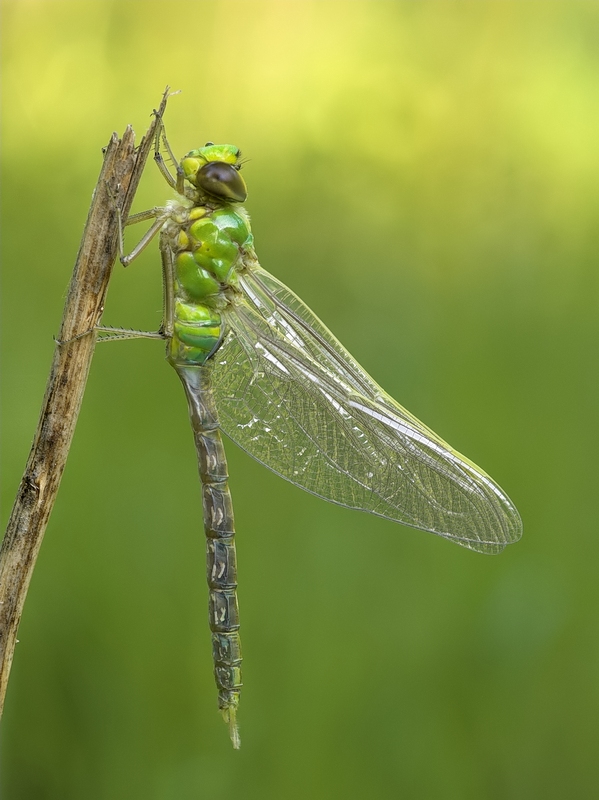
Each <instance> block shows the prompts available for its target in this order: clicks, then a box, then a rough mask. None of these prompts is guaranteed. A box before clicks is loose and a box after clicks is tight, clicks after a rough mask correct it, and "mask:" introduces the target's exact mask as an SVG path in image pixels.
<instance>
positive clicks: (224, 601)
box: [175, 365, 242, 747]
mask: <svg viewBox="0 0 599 800" xmlns="http://www.w3.org/2000/svg"><path fill="white" fill-rule="evenodd" d="M175 368H176V370H177V373H178V375H179V377H180V378H181V381H182V383H183V386H184V387H185V393H186V395H187V402H188V405H189V413H190V418H191V426H192V429H193V435H194V440H195V445H196V450H197V454H198V468H199V473H200V479H201V481H202V504H203V510H204V531H205V533H206V559H207V564H206V567H207V579H208V588H209V601H208V619H209V625H210V630H211V631H212V657H213V661H214V677H215V680H216V685H217V688H218V705H219V708H220V709H221V711H222V712H223V716H224V717H225V720H226V721H227V722H228V723H229V730H230V734H231V739H232V741H233V745H234V746H235V747H239V734H238V732H237V723H236V716H237V707H238V705H239V694H240V690H241V686H242V683H241V639H240V637H239V604H238V601H237V556H236V552H235V522H234V517H233V503H232V500H231V492H230V491H229V474H228V471H227V459H226V455H225V448H224V445H223V442H222V439H221V435H220V429H219V423H218V417H217V412H216V406H215V403H214V397H213V395H212V389H211V386H210V375H209V372H208V370H207V369H205V368H204V367H200V366H182V365H176V367H175Z"/></svg>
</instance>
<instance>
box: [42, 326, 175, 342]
mask: <svg viewBox="0 0 599 800" xmlns="http://www.w3.org/2000/svg"><path fill="white" fill-rule="evenodd" d="M96 331H100V332H101V333H107V334H109V335H108V336H98V339H97V341H98V342H112V341H116V340H120V339H161V340H164V339H167V338H168V337H167V336H166V334H165V333H164V332H163V331H162V330H158V331H138V330H135V329H134V328H114V327H112V326H111V325H95V326H94V327H93V328H88V329H87V330H86V331H83V333H78V334H77V335H76V336H71V338H70V339H57V338H56V336H55V337H54V341H55V342H56V344H57V345H58V346H59V347H62V346H63V345H65V344H71V342H76V341H77V339H83V337H84V336H89V334H90V333H94V332H96Z"/></svg>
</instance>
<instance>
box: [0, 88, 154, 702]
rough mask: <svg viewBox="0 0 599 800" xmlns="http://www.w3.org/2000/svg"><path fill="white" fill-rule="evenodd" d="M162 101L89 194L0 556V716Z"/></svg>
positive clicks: (115, 148) (111, 153)
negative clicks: (120, 236) (120, 242)
mask: <svg viewBox="0 0 599 800" xmlns="http://www.w3.org/2000/svg"><path fill="white" fill-rule="evenodd" d="M167 99H168V88H167V90H166V91H165V93H164V96H163V98H162V103H161V105H160V108H159V110H158V111H157V112H156V113H155V115H154V119H153V121H152V124H151V125H150V128H149V130H148V132H147V133H146V135H145V136H144V138H143V139H142V141H141V143H140V146H139V148H138V149H137V150H136V149H135V134H134V132H133V130H132V128H131V127H128V128H127V130H126V131H125V133H124V135H123V138H122V139H119V138H118V136H117V134H116V133H114V134H113V135H112V138H111V140H110V142H109V143H108V147H107V148H106V150H105V156H104V163H103V165H102V169H101V171H100V177H99V178H98V183H97V185H96V188H95V191H94V194H93V198H92V204H91V207H90V210H89V214H88V217H87V223H86V225H85V230H84V232H83V238H82V240H81V246H80V248H79V253H78V255H77V261H76V263H75V269H74V271H73V276H72V278H71V283H70V286H69V292H68V296H67V300H66V303H65V309H64V314H63V318H62V325H61V329H60V335H59V341H60V342H65V344H58V345H57V347H56V350H55V352H54V360H53V362H52V369H51V371H50V376H49V378H48V384H47V386H46V394H45V396H44V402H43V405H42V411H41V415H40V420H39V423H38V426H37V431H36V434H35V439H34V442H33V445H32V447H31V452H30V454H29V460H28V461H27V466H26V468H25V474H24V475H23V478H22V480H21V484H20V486H19V490H18V493H17V497H16V500H15V504H14V506H13V509H12V513H11V516H10V520H9V522H8V527H7V529H6V534H5V536H4V540H3V542H2V549H1V551H0V714H1V713H2V708H3V706H4V697H5V694H6V686H7V683H8V676H9V673H10V667H11V664H12V658H13V652H14V648H15V643H16V636H17V629H18V627H19V622H20V619H21V613H22V611H23V604H24V602H25V597H26V595H27V589H28V588H29V582H30V580H31V575H32V572H33V568H34V566H35V561H36V559H37V555H38V553H39V549H40V546H41V543H42V539H43V536H44V531H45V529H46V525H47V523H48V519H49V517H50V513H51V511H52V507H53V505H54V501H55V499H56V495H57V493H58V487H59V485H60V479H61V477H62V473H63V470H64V466H65V463H66V460H67V455H68V452H69V448H70V446H71V440H72V438H73V433H74V431H75V425H76V422H77V416H78V414H79V409H80V407H81V401H82V399H83V392H84V390H85V384H86V381H87V376H88V373H89V368H90V364H91V359H92V356H93V352H94V347H95V344H96V333H95V330H94V326H95V325H97V324H98V323H99V321H100V317H101V316H102V311H103V308H104V298H105V297H106V291H107V289H108V281H109V280H110V275H111V272H112V265H113V263H114V260H115V257H116V252H117V227H118V226H117V214H116V208H115V199H116V203H117V204H118V206H119V207H120V209H121V214H122V216H123V217H124V218H125V219H126V218H127V215H128V213H129V209H130V208H131V203H132V202H133V197H134V195H135V192H136V190H137V186H138V183H139V180H140V178H141V174H142V171H143V168H144V165H145V163H146V160H147V158H148V154H149V153H150V151H151V149H152V147H153V145H154V138H155V133H156V128H157V126H158V125H159V124H160V120H161V118H162V115H163V114H164V110H165V108H166V102H167ZM87 331H89V334H88V335H82V334H85V333H86V332H87ZM76 337H78V338H76Z"/></svg>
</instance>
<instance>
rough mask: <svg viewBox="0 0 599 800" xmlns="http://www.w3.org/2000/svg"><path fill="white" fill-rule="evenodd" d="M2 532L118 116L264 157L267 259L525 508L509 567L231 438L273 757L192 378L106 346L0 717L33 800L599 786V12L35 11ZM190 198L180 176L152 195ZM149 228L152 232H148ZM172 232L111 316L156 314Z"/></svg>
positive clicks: (252, 161)
mask: <svg viewBox="0 0 599 800" xmlns="http://www.w3.org/2000/svg"><path fill="white" fill-rule="evenodd" d="M2 11H3V34H2V35H3V54H2V58H3V105H4V116H3V161H2V169H3V248H4V256H3V296H2V302H3V314H2V324H3V330H4V336H3V351H2V357H3V358H2V372H3V382H2V383H3V403H2V413H3V423H4V427H3V450H2V455H3V484H2V501H3V511H2V514H3V521H4V520H6V518H7V516H8V514H9V512H10V507H11V505H12V501H13V498H14V495H15V491H16V488H17V486H18V482H19V479H20V476H21V473H22V470H23V467H24V464H25V461H26V457H27V453H28V449H29V445H30V441H31V439H32V436H33V432H34V429H35V426H36V422H37V416H38V413H39V408H40V404H41V400H42V396H43V391H44V386H45V382H46V378H47V374H48V369H49V366H50V362H51V357H52V351H53V346H54V345H53V340H52V336H53V334H56V333H57V332H58V329H59V324H60V318H61V314H62V306H63V302H64V297H65V290H66V287H67V284H68V281H69V277H70V274H71V270H72V265H73V263H74V259H75V255H76V252H77V248H78V243H79V239H80V235H81V231H82V228H83V224H84V221H85V218H86V214H87V210H88V206H89V202H90V196H91V192H92V189H93V187H94V185H95V181H96V178H97V174H98V172H99V169H100V165H101V148H102V146H103V145H105V144H106V142H107V141H108V138H109V136H110V134H111V132H112V131H113V130H117V131H119V132H122V131H123V130H124V127H125V125H126V124H127V123H132V124H133V125H134V127H135V129H136V131H137V134H138V137H141V135H142V133H143V132H144V130H145V129H146V127H147V125H148V124H149V121H150V117H149V115H150V112H151V109H152V108H153V107H154V106H156V105H157V104H158V103H159V100H160V96H161V93H162V91H163V89H164V86H165V85H166V84H170V86H171V87H172V88H173V89H180V90H181V94H180V95H179V96H177V97H173V98H172V99H171V101H170V103H169V108H168V111H167V117H166V122H167V127H168V133H169V137H170V140H171V143H172V145H173V147H174V149H175V152H176V153H178V154H182V153H184V152H186V151H187V150H189V149H191V148H193V147H196V146H201V145H203V144H204V142H205V141H207V140H213V141H227V142H234V143H237V144H238V145H239V146H241V148H242V150H243V151H244V154H245V155H246V156H247V157H248V158H249V161H248V163H247V164H246V166H245V167H244V175H245V178H246V181H247V183H248V185H249V189H250V196H249V200H248V203H247V207H248V209H249V211H250V213H251V215H252V218H253V227H254V233H255V237H256V243H257V249H258V253H259V255H260V257H261V260H262V263H263V265H264V266H265V267H266V268H267V269H269V270H270V271H271V272H274V273H275V274H276V275H277V276H279V277H280V278H281V279H282V280H284V281H285V282H286V283H288V284H289V285H290V286H291V287H292V288H293V289H294V290H295V291H296V292H298V293H299V294H300V295H301V296H302V297H303V298H304V299H305V300H306V301H307V302H308V303H309V304H310V305H311V306H312V307H313V308H314V309H315V310H316V312H317V313H318V314H319V315H320V316H321V317H322V318H323V319H324V320H325V321H326V322H327V324H328V325H329V327H331V328H332V330H333V331H334V332H335V333H336V334H337V336H338V337H339V338H340V339H341V340H342V341H343V342H344V343H345V344H346V346H347V347H348V348H349V349H350V350H351V351H352V352H353V353H354V354H355V356H356V357H357V358H358V360H359V361H360V362H361V363H363V364H364V365H365V366H366V367H367V368H368V370H369V371H370V372H371V373H372V375H373V376H374V377H375V378H376V379H377V380H378V381H379V382H380V383H381V384H382V385H383V386H384V387H385V388H386V389H387V390H388V391H389V392H390V393H392V394H393V395H394V396H395V397H397V398H398V399H399V400H400V402H402V404H404V405H405V406H406V407H407V408H409V409H410V410H411V411H412V412H413V413H415V414H416V415H417V416H418V417H420V418H421V419H423V420H424V421H425V422H426V423H427V424H428V425H429V426H431V427H432V428H434V429H435V430H436V431H438V432H439V433H440V434H441V435H442V436H443V437H444V438H445V439H447V440H448V441H450V442H451V443H452V444H453V445H454V446H455V447H456V448H458V449H459V450H460V451H462V452H464V453H466V454H468V456H469V457H470V458H472V459H473V460H475V461H476V462H477V463H479V464H481V465H482V466H483V467H484V469H485V470H487V471H488V472H489V473H490V474H492V475H493V476H494V477H495V478H496V480H498V481H499V482H500V483H501V485H502V486H503V487H504V488H505V489H506V490H507V491H508V492H509V494H510V495H511V496H512V498H513V499H514V501H515V502H516V503H517V505H518V507H519V509H520V511H521V514H522V517H523V519H524V525H525V535H524V538H523V539H522V541H521V542H520V543H519V544H517V545H514V546H511V547H509V548H508V550H507V551H505V552H504V553H503V554H502V555H500V556H497V557H484V556H480V555H476V554H473V553H469V552H467V551H465V550H463V549H461V548H458V547H455V546H453V545H452V544H450V543H448V542H445V541H443V540H441V539H438V538H437V537H434V536H431V535H427V534H424V533H422V532H419V531H413V530H410V529H407V528H402V527H400V526H397V525H394V524H392V523H390V522H387V521H385V520H382V519H376V518H373V517H369V516H367V515H363V514H359V513H355V512H350V511H347V510H345V509H342V508H338V507H334V506H331V505H328V504H326V503H324V502H322V501H320V500H317V499H316V498H313V497H311V496H309V495H307V494H304V493H302V492H301V491H300V490H298V489H296V488H294V487H292V486H291V485H289V484H287V483H285V482H284V481H282V480H280V479H279V478H277V477H276V476H275V475H273V474H270V473H269V472H268V471H267V470H265V469H264V468H262V467H260V466H259V465H257V464H255V463H254V462H252V460H251V459H250V458H249V457H247V456H246V455H245V454H243V453H242V452H240V451H239V450H237V449H236V448H235V446H233V445H230V446H229V447H228V453H229V462H230V472H231V476H232V477H231V485H232V490H233V493H234V502H235V510H236V521H237V528H238V532H239V533H238V554H239V564H240V582H241V583H240V592H239V595H240V604H241V612H242V636H243V645H244V656H245V661H244V680H245V688H244V691H243V696H242V707H241V733H242V743H243V744H242V749H241V751H240V752H234V751H233V750H232V748H231V746H230V743H229V740H228V736H227V732H226V729H225V726H224V725H223V723H222V722H221V720H220V718H219V715H218V713H217V710H216V692H215V688H214V685H213V679H212V666H211V656H210V637H209V633H208V629H207V624H206V595H207V590H206V586H205V578H204V537H203V530H202V520H201V506H200V493H199V486H198V480H197V474H196V464H195V455H194V451H193V444H192V438H191V434H190V431H189V427H188V421H187V413H186V407H185V401H184V397H183V393H182V391H181V389H180V386H179V385H178V381H177V378H176V376H175V374H174V372H172V370H170V369H169V368H168V366H167V365H166V363H165V362H164V360H163V347H162V345H161V344H159V343H154V342H148V341H133V342H122V343H111V344H104V345H102V346H99V347H98V349H97V351H96V355H95V358H94V363H93V366H92V372H91V377H90V380H89V384H88V388H87V392H86V396H85V400H84V405H83V409H82V412H81V416H80V420H79V424H78V428H77V432H76V436H75V440H74V443H73V447H72V450H71V453H70V458H69V462H68V465H67V469H66V472H65V475H64V479H63V483H62V487H61V491H60V494H59V497H58V502H57V504H56V507H55V510H54V514H53V516H52V519H51V521H50V524H49V527H48V530H47V533H46V538H45V541H44V544H43V547H42V551H41V555H40V558H39V561H38V564H37V567H36V570H35V574H34V578H33V581H32V585H31V588H30V592H29V596H28V599H27V603H26V607H25V613H24V616H23V620H22V625H21V628H20V634H19V639H20V643H19V645H18V648H17V652H16V657H15V661H14V666H13V671H12V676H11V682H10V686H9V691H8V697H7V702H6V709H5V715H4V719H3V723H2V741H1V751H2V775H1V788H2V796H3V797H6V798H7V799H8V798H11V800H38V798H39V800H42V799H43V800H55V799H56V800H59V799H60V800H71V799H72V800H80V799H81V798H86V800H121V798H122V800H125V799H126V800H137V798H139V799H140V800H141V799H142V798H143V800H192V798H193V799H194V800H195V799H196V798H210V800H224V798H230V797H237V798H243V799H244V800H254V799H258V798H259V799H260V800H275V799H276V800H280V799H281V798H285V800H292V799H293V798H298V800H299V798H302V800H303V799H304V798H306V797H309V798H312V799H313V800H317V799H318V800H319V799H320V798H327V799H328V798H341V797H343V798H347V800H358V799H359V798H360V799H361V798H372V797H376V798H379V799H380V800H386V799H387V798H398V797H405V798H410V800H419V799H420V798H427V799H428V798H444V800H450V799H452V798H455V799H456V800H470V799H472V800H481V798H482V799H484V800H486V799H487V798H489V800H495V799H497V800H506V799H508V798H509V800H512V799H514V800H515V799H516V798H523V799H524V798H526V800H530V798H543V800H549V799H550V798H560V799H561V798H564V797H576V798H578V799H580V798H595V797H597V795H598V792H599V759H598V758H597V741H598V737H599V713H598V712H599V614H598V613H597V608H598V604H599V581H598V579H597V574H598V571H599V535H598V528H599V492H598V491H597V477H598V476H597V472H598V467H597V458H596V454H597V451H598V445H599V442H598V430H599V429H598V409H599V379H598V375H599V321H598V319H599V313H598V312H599V270H598V261H599V224H598V221H599V5H598V4H597V3H595V2H576V0H566V2H560V0H555V1H554V2H547V0H543V1H542V2H521V1H518V2H510V1H509V0H504V1H503V2H492V1H491V0H488V1H485V0H478V2H451V1H450V0H442V1H441V2H428V1H427V0H422V1H421V2H415V1H414V0H410V2H376V1H372V2H359V1H358V2H352V1H350V0H347V1H346V2H334V1H332V0H331V1H324V2H308V1H306V2H300V1H299V0H297V1H295V2H293V1H289V2H287V1H283V0H271V1H268V2H252V1H251V0H245V1H244V2H228V1H225V2H219V1H218V0H207V1H205V2H202V1H201V0H200V1H198V2H190V1H189V0H174V1H173V0H170V2H168V3H165V2H154V0H145V1H144V2H125V1H123V0H116V1H115V2H110V1H109V0H97V1H96V2H93V0H90V2H69V1H68V0H65V1H64V2H55V1H52V0H47V1H46V2H32V1H31V0H18V2H15V1H14V0H12V1H7V2H4V3H3V4H2ZM168 194H169V193H168V190H167V188H166V186H165V184H164V182H163V181H162V179H161V177H160V175H159V174H158V172H157V170H155V169H154V167H153V165H152V164H151V163H150V164H149V166H148V169H147V172H146V175H145V176H144V180H143V184H142V187H141V189H140V191H139V195H138V199H137V201H136V206H135V207H136V209H137V210H141V209H143V208H147V207H150V206H153V205H155V204H160V203H161V202H163V201H164V199H165V198H166V197H167V196H168ZM134 238H135V235H133V236H132V237H130V238H129V240H128V241H129V243H130V244H132V243H133V241H134ZM160 304H161V287H160V266H159V258H158V255H157V251H156V249H155V248H149V249H148V252H147V253H146V254H144V257H143V258H141V259H139V261H138V262H136V263H135V265H134V266H132V267H131V268H130V269H128V270H126V271H125V270H121V269H120V268H119V269H116V270H115V274H114V278H113V281H112V283H111V288H110V291H109V297H108V303H107V308H106V312H105V317H104V321H105V323H106V324H115V325H124V326H131V327H146V328H148V329H154V328H156V326H157V324H158V322H159V319H160Z"/></svg>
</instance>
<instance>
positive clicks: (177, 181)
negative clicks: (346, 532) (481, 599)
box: [100, 121, 522, 748]
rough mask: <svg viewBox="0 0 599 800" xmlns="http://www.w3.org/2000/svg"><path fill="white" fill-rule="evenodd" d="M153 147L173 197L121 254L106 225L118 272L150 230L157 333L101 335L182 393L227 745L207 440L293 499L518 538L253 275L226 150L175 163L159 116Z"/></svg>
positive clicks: (500, 500) (224, 638) (232, 587)
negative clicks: (142, 339) (159, 283)
mask: <svg viewBox="0 0 599 800" xmlns="http://www.w3.org/2000/svg"><path fill="white" fill-rule="evenodd" d="M163 150H164V151H165V154H167V158H166V159H165V158H164V157H163V155H162V151H163ZM154 151H155V152H154V159H155V161H156V164H157V165H158V168H159V170H160V172H161V174H162V176H163V177H164V179H165V180H166V182H167V183H168V185H169V186H170V188H171V190H172V192H173V197H172V199H170V200H168V201H167V202H166V203H165V204H164V205H163V206H157V207H155V208H153V209H150V210H148V211H142V212H139V213H137V214H133V215H132V216H130V217H128V218H127V219H126V220H125V221H124V224H125V225H132V224H136V223H139V222H144V221H149V220H153V221H152V224H151V226H150V227H149V228H148V230H147V232H146V233H145V235H144V236H143V237H142V238H141V240H140V241H139V243H138V244H137V245H136V246H135V247H134V248H133V250H132V251H131V252H130V253H129V254H128V255H125V254H124V249H123V222H122V221H121V219H120V217H119V242H120V260H121V263H122V264H123V265H124V266H127V265H128V264H130V263H131V262H132V261H133V260H134V259H135V258H136V257H137V256H138V255H139V254H140V253H141V252H142V250H144V249H145V248H146V247H147V245H148V244H149V243H150V242H151V241H152V240H153V239H154V237H155V236H156V235H159V237H160V254H161V260H162V277H163V291H164V308H163V319H162V324H161V326H160V329H159V331H157V332H147V333H146V332H142V331H129V330H127V329H123V328H106V327H100V330H103V331H107V332H108V331H109V332H110V336H112V337H117V338H123V337H129V336H149V337H152V338H161V339H164V340H166V349H167V355H166V357H167V360H168V362H169V363H170V364H171V365H172V366H173V367H174V369H175V371H176V372H177V374H178V376H179V378H180V379H181V382H182V384H183V389H184V390H185V394H186V397H187V403H188V407H189V415H190V420H191V427H192V430H193V435H194V439H195V445H196V449H197V455H198V466H199V474H200V480H201V486H202V505H203V519H204V529H205V534H206V551H207V579H208V589H209V603H208V605H209V608H208V618H209V626H210V630H211V634H212V653H213V662H214V675H215V680H216V686H217V689H218V705H219V708H220V710H221V712H222V714H223V717H224V719H225V721H226V722H227V724H228V727H229V734H230V738H231V741H232V743H233V746H234V747H235V748H239V746H240V737H239V730H238V723H237V716H238V713H237V712H238V706H239V698H240V691H241V687H242V682H241V660H242V659H241V640H240V636H239V607H238V601H237V559H236V553H235V525H234V517H233V505H232V500H231V493H230V490H229V485H228V477H229V476H228V471H227V460H226V455H225V450H224V446H223V442H222V438H221V431H223V432H224V433H225V434H226V435H227V436H228V437H229V438H230V439H232V440H233V441H234V442H235V443H236V444H237V445H239V446H240V447H241V448H242V449H243V450H245V451H246V452H247V453H249V455H251V456H253V457H254V458H255V459H256V460H257V461H259V462H260V463H262V464H263V465H264V466H266V467H268V468H269V469H271V470H272V471H273V472H275V473H276V474H278V475H280V476H281V477H282V478H285V479H286V480H287V481H290V482H291V483H293V484H295V485H296V486H298V487H300V488H301V489H304V490H305V491H307V492H310V493H312V494H314V495H317V496H318V497H321V498H323V499H325V500H328V501H330V502H332V503H337V504H338V505H341V506H345V507H347V508H351V509H357V510H360V511H366V512H369V513H371V514H376V515H378V516H381V517H385V518H387V519H389V520H393V521H394V522H399V523H401V524H403V525H408V526H411V527H414V528H420V529H422V530H425V531H430V532H431V533H434V534H437V535H438V536H442V537H444V538H445V539H448V540H449V541H452V542H455V543H456V544H459V545H461V546H463V547H466V548H469V549H470V550H474V551H476V552H478V553H488V554H496V553H499V552H501V551H502V550H503V549H504V547H505V546H506V545H508V544H511V543H513V542H516V541H517V540H518V539H519V538H520V536H521V534H522V522H521V519H520V516H519V514H518V511H517V510H516V508H515V506H514V504H513V503H512V501H511V500H510V499H509V497H508V496H507V494H506V493H505V492H504V491H503V490H502V489H501V488H500V487H499V486H498V485H497V484H496V483H495V482H494V481H493V480H492V478H490V477H489V476H488V475H487V474H486V473H485V472H483V470H482V469H480V468H479V467H477V466H476V465H475V464H474V463H473V462H472V461H470V460H468V459H467V458H466V457H464V456H462V455H461V454H460V453H458V452H457V451H456V450H454V449H453V448H452V447H451V446H450V445H448V444H447V443H446V442H444V441H443V439H441V438H440V437H439V436H438V435H437V434H436V433H434V432H433V431H432V430H431V429H430V428H427V427H426V425H424V424H423V423H422V422H420V421H419V420H418V419H416V417H414V416H413V415H412V414H410V413H409V412H408V411H406V409H405V408H403V407H402V406H401V405H399V403H397V402H396V401H395V400H394V399H393V398H392V397H390V396H389V395H388V394H387V393H386V392H385V391H384V390H383V389H382V388H381V387H380V386H379V385H378V384H377V383H376V382H375V381H374V380H373V379H372V378H371V377H370V375H369V374H368V373H367V372H366V371H365V370H364V369H363V368H362V367H361V366H360V365H359V364H358V362H357V361H356V360H355V359H354V358H353V357H352V356H351V355H350V353H349V352H348V351H347V350H346V349H345V348H344V347H343V345H342V344H341V343H340V342H339V341H338V340H337V339H336V338H335V336H334V335H333V334H332V333H331V332H330V331H329V330H328V328H327V327H326V326H325V325H324V323H323V322H321V321H320V319H319V318H318V317H317V316H316V315H315V314H314V313H313V312H312V311H311V310H310V309H309V308H308V306H307V305H306V304H305V303H304V302H303V301H302V300H301V299H300V298H299V297H298V296H297V295H296V294H294V292H293V291H292V290H291V289H289V288H287V286H285V285H284V284H283V283H281V281H279V280H278V279H277V278H275V277H274V276H273V275H271V274H270V273H268V272H267V271H266V270H264V269H263V268H262V267H261V266H260V263H259V261H258V258H257V256H256V251H255V249H254V239H253V236H252V232H251V227H250V220H249V216H248V213H247V211H246V210H245V208H244V206H243V203H244V202H245V200H246V198H247V187H246V184H245V181H244V179H243V177H242V175H241V173H240V170H241V167H242V160H241V152H240V150H239V149H238V148H237V147H236V146H234V145H231V144H220V145H217V144H214V143H212V142H208V143H207V144H206V145H204V146H203V147H200V148H198V149H195V150H191V151H190V152H188V153H187V154H186V155H185V156H184V157H183V158H182V159H181V160H180V161H177V159H176V158H175V156H174V154H173V151H172V149H171V147H170V144H169V142H168V139H167V137H166V132H165V130H164V124H163V123H162V121H160V125H159V127H158V129H157V132H156V139H155V145H154ZM167 161H168V162H169V163H170V165H171V166H170V167H169V165H168V164H167ZM173 167H174V169H173ZM171 170H172V171H171ZM173 172H174V174H173Z"/></svg>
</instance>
